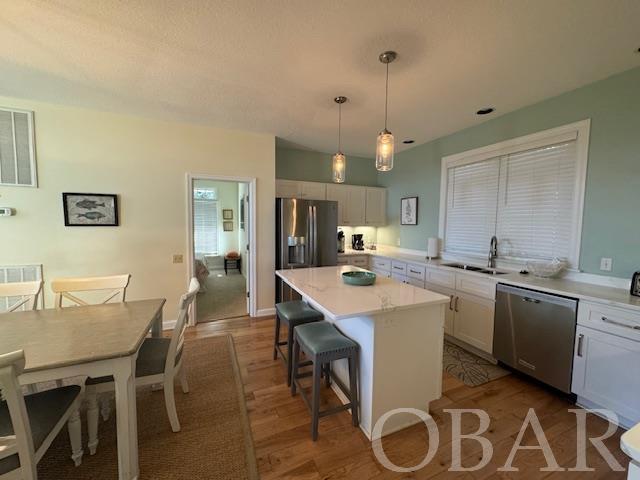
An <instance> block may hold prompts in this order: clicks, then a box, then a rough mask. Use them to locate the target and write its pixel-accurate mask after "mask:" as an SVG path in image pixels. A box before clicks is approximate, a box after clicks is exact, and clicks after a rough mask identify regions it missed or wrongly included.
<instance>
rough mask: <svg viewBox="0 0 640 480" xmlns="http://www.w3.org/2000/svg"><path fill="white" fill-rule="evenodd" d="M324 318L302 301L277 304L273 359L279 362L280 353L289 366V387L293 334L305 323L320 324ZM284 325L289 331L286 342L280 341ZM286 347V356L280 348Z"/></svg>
mask: <svg viewBox="0 0 640 480" xmlns="http://www.w3.org/2000/svg"><path fill="white" fill-rule="evenodd" d="M323 318H324V317H323V315H322V314H321V313H320V312H318V311H317V310H314V309H313V308H311V307H310V306H309V305H307V303H306V302H303V301H302V300H293V301H290V302H282V303H277V304H276V334H275V340H274V342H273V359H274V360H277V358H278V353H280V357H281V358H282V361H283V362H284V363H285V365H286V366H287V386H290V385H291V359H292V355H291V353H292V350H293V332H294V330H295V328H296V327H297V326H298V325H303V324H305V323H311V322H318V321H320V320H322V319H323ZM282 323H284V324H285V325H287V329H288V331H287V340H286V341H284V342H283V341H280V326H281V324H282ZM284 345H286V346H287V353H286V354H285V353H284V352H283V351H282V349H281V348H280V347H282V346H284Z"/></svg>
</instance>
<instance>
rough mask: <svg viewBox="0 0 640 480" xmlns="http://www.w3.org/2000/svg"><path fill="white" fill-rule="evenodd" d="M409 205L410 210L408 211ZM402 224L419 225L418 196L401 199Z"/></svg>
mask: <svg viewBox="0 0 640 480" xmlns="http://www.w3.org/2000/svg"><path fill="white" fill-rule="evenodd" d="M407 206H408V207H409V208H410V211H409V212H407V210H406V209H407ZM400 225H418V197H404V198H401V199H400Z"/></svg>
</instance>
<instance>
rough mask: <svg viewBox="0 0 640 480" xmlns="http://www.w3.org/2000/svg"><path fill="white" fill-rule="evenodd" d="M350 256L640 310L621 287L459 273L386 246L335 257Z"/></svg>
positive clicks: (436, 261)
mask: <svg viewBox="0 0 640 480" xmlns="http://www.w3.org/2000/svg"><path fill="white" fill-rule="evenodd" d="M352 255H373V256H378V257H385V258H390V259H392V260H400V261H403V262H408V263H414V264H416V265H424V266H426V267H428V268H435V269H439V270H446V271H452V272H458V273H465V275H476V276H480V277H482V278H485V279H487V280H489V279H491V280H494V281H496V282H499V283H505V284H507V285H513V286H516V287H522V288H529V289H532V290H538V291H541V292H546V293H551V294H555V295H563V296H566V297H572V298H577V299H580V300H587V301H591V302H596V303H604V304H607V305H613V306H618V307H623V308H632V309H635V310H638V311H640V297H634V296H632V295H631V294H630V293H629V291H628V290H626V289H622V288H614V287H608V286H603V285H596V284H593V283H585V282H578V281H575V280H569V279H564V278H540V277H536V276H534V275H532V274H528V275H522V274H520V273H518V272H513V273H509V274H507V275H499V276H495V277H493V276H488V275H486V274H482V273H476V272H468V271H465V272H462V271H461V270H459V269H457V268H452V267H446V266H444V265H443V263H453V262H452V261H447V260H441V259H434V260H431V261H429V260H427V259H426V258H425V257H424V256H421V255H410V254H405V253H401V252H398V251H395V250H394V249H393V248H389V247H386V248H385V247H380V246H379V247H378V249H377V250H364V251H356V250H345V253H340V254H338V256H341V257H343V256H352ZM500 270H505V269H500Z"/></svg>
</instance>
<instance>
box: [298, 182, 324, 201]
mask: <svg viewBox="0 0 640 480" xmlns="http://www.w3.org/2000/svg"><path fill="white" fill-rule="evenodd" d="M300 198H304V199H305V200H326V199H327V184H326V183H318V182H300Z"/></svg>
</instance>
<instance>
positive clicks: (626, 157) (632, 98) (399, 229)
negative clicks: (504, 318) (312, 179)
mask: <svg viewBox="0 0 640 480" xmlns="http://www.w3.org/2000/svg"><path fill="white" fill-rule="evenodd" d="M498 107H499V106H498ZM586 118H591V138H590V146H589V163H588V167H587V185H586V197H585V204H584V218H583V229H582V248H581V254H580V268H581V270H583V271H585V272H588V273H595V274H602V275H613V276H616V277H624V278H631V274H632V273H633V272H634V271H636V270H640V68H635V69H633V70H628V71H626V72H624V73H621V74H618V75H615V76H612V77H609V78H607V79H605V80H601V81H599V82H596V83H592V84H590V85H587V86H585V87H582V88H579V89H577V90H573V91H571V92H568V93H564V94H562V95H559V96H557V97H554V98H551V99H548V100H545V101H542V102H539V103H536V104H534V105H530V106H528V107H524V108H522V109H520V110H517V111H515V112H511V113H508V114H505V115H502V116H500V117H497V118H494V119H492V120H489V121H487V122H485V123H482V124H480V125H476V126H474V127H471V128H468V129H465V130H462V131H459V132H456V133H454V134H451V135H448V136H445V137H442V138H439V139H437V140H434V141H431V142H428V143H426V144H423V145H419V146H416V147H414V148H412V149H410V150H407V151H404V152H402V153H399V154H397V155H396V158H395V166H394V168H393V170H392V171H391V172H386V173H379V174H378V184H379V185H381V186H385V187H387V189H388V197H387V198H388V204H387V212H388V222H389V225H388V226H387V227H385V228H379V229H378V242H379V243H381V244H387V245H397V240H398V239H400V246H402V247H403V248H411V249H419V250H426V245H427V237H430V236H437V235H438V216H439V203H440V165H441V160H442V157H443V156H447V155H452V154H455V153H460V152H464V151H467V150H470V149H473V148H478V147H482V146H485V145H490V144H493V143H497V142H501V141H504V140H508V139H510V138H515V137H520V136H523V135H527V134H530V133H535V132H538V131H541V130H546V129H549V128H554V127H558V126H561V125H566V124H568V123H572V122H576V121H579V120H584V119H586ZM414 195H417V196H418V197H419V207H418V213H419V220H418V225H417V226H400V221H399V210H400V199H401V198H402V197H407V196H414ZM601 257H610V258H612V259H613V270H612V272H602V271H600V258H601Z"/></svg>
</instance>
